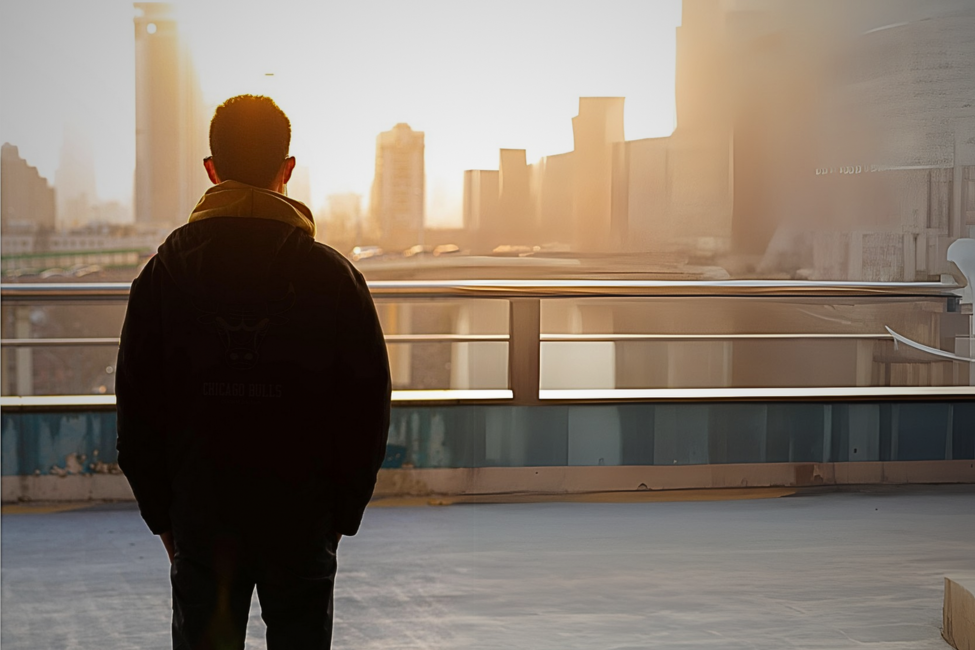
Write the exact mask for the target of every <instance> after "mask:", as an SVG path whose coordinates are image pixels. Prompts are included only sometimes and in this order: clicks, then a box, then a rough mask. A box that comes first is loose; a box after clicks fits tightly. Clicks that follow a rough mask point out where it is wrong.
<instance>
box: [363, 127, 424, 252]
mask: <svg viewBox="0 0 975 650" xmlns="http://www.w3.org/2000/svg"><path fill="white" fill-rule="evenodd" d="M423 148H424V145H423V132H422V131H414V130H413V129H411V128H410V127H409V125H407V124H397V125H396V126H394V127H393V129H392V130H391V131H386V132H384V133H380V134H379V137H377V138H376V176H375V178H373V181H372V199H371V201H370V207H369V211H370V213H371V217H372V220H373V223H374V224H375V225H376V226H377V227H378V229H379V232H380V245H382V246H385V247H387V248H391V249H397V248H405V247H409V246H412V245H414V244H417V243H421V242H422V240H423V201H424V196H423V194H424V185H425V181H424V171H423Z"/></svg>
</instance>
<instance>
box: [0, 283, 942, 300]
mask: <svg viewBox="0 0 975 650" xmlns="http://www.w3.org/2000/svg"><path fill="white" fill-rule="evenodd" d="M368 285H369V290H370V291H371V292H372V295H373V296H374V297H376V298H377V299H380V300H381V299H386V298H401V299H407V298H497V299H505V298H536V299H537V298H598V297H603V298H613V297H616V298H627V297H633V298H640V297H643V298H649V297H773V298H776V297H778V298H781V297H836V298H844V297H845V298H853V297H872V298H900V297H903V298H907V297H911V298H921V297H927V298H951V297H954V295H955V294H954V291H955V290H956V289H959V288H960V286H959V285H957V284H955V283H943V282H846V281H830V282H820V281H806V280H460V281H449V280H443V281H439V280H430V281H400V280H389V281H387V280H383V281H373V282H369V283H368ZM129 287H130V283H128V282H74V283H64V282H52V283H40V282H35V283H8V284H0V298H2V300H3V302H4V303H8V304H13V303H37V302H60V301H77V300H82V301H89V300H101V301H110V302H116V301H118V302H122V301H125V300H127V298H128V294H129Z"/></svg>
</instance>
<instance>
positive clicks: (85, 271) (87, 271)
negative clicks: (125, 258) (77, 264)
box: [71, 264, 102, 278]
mask: <svg viewBox="0 0 975 650" xmlns="http://www.w3.org/2000/svg"><path fill="white" fill-rule="evenodd" d="M101 271H102V267H101V266H99V265H98V264H89V265H88V266H83V267H81V268H80V269H77V270H75V271H74V272H73V273H71V275H73V276H74V277H76V278H83V277H85V276H86V275H91V274H92V273H100V272H101Z"/></svg>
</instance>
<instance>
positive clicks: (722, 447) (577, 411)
mask: <svg viewBox="0 0 975 650" xmlns="http://www.w3.org/2000/svg"><path fill="white" fill-rule="evenodd" d="M0 452H2V474H3V475H4V476H18V475H20V476H24V475H31V474H51V473H54V474H57V473H63V472H66V471H71V472H74V473H92V472H105V471H112V469H113V468H112V464H114V463H115V462H116V458H117V456H116V452H115V412H114V411H89V412H84V411H69V412H48V413H39V412H30V411H22V412H17V411H14V412H4V413H3V414H2V445H0ZM962 458H964V459H969V458H975V402H929V403H924V402H911V403H899V404H898V403H856V404H851V403H843V404H827V403H822V404H816V403H791V404H790V403H779V402H776V403H767V404H763V403H721V404H700V403H697V404H592V405H585V404H573V405H557V406H535V407H528V406H508V405H450V406H399V407H395V408H394V409H393V412H392V419H391V422H390V431H389V446H388V448H387V455H386V462H385V464H384V466H385V467H418V468H432V467H519V466H533V467H538V466H566V465H693V464H712V463H713V464H717V463H763V462H847V461H878V460H880V461H885V460H938V459H962Z"/></svg>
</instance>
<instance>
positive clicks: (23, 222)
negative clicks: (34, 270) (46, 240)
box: [0, 142, 55, 243]
mask: <svg viewBox="0 0 975 650" xmlns="http://www.w3.org/2000/svg"><path fill="white" fill-rule="evenodd" d="M54 201H55V199H54V188H52V187H51V186H50V185H48V182H47V179H46V178H44V177H43V176H41V175H40V174H39V173H38V172H37V168H36V167H31V166H30V165H28V164H27V161H26V160H24V159H23V158H21V157H20V152H18V151H17V147H15V146H13V145H12V144H10V143H7V142H5V143H4V144H3V147H2V148H0V224H2V229H3V233H4V235H6V234H7V233H8V232H10V231H12V230H21V231H31V232H33V231H36V230H42V231H43V230H53V229H54V213H55V208H54ZM4 243H6V242H4Z"/></svg>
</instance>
